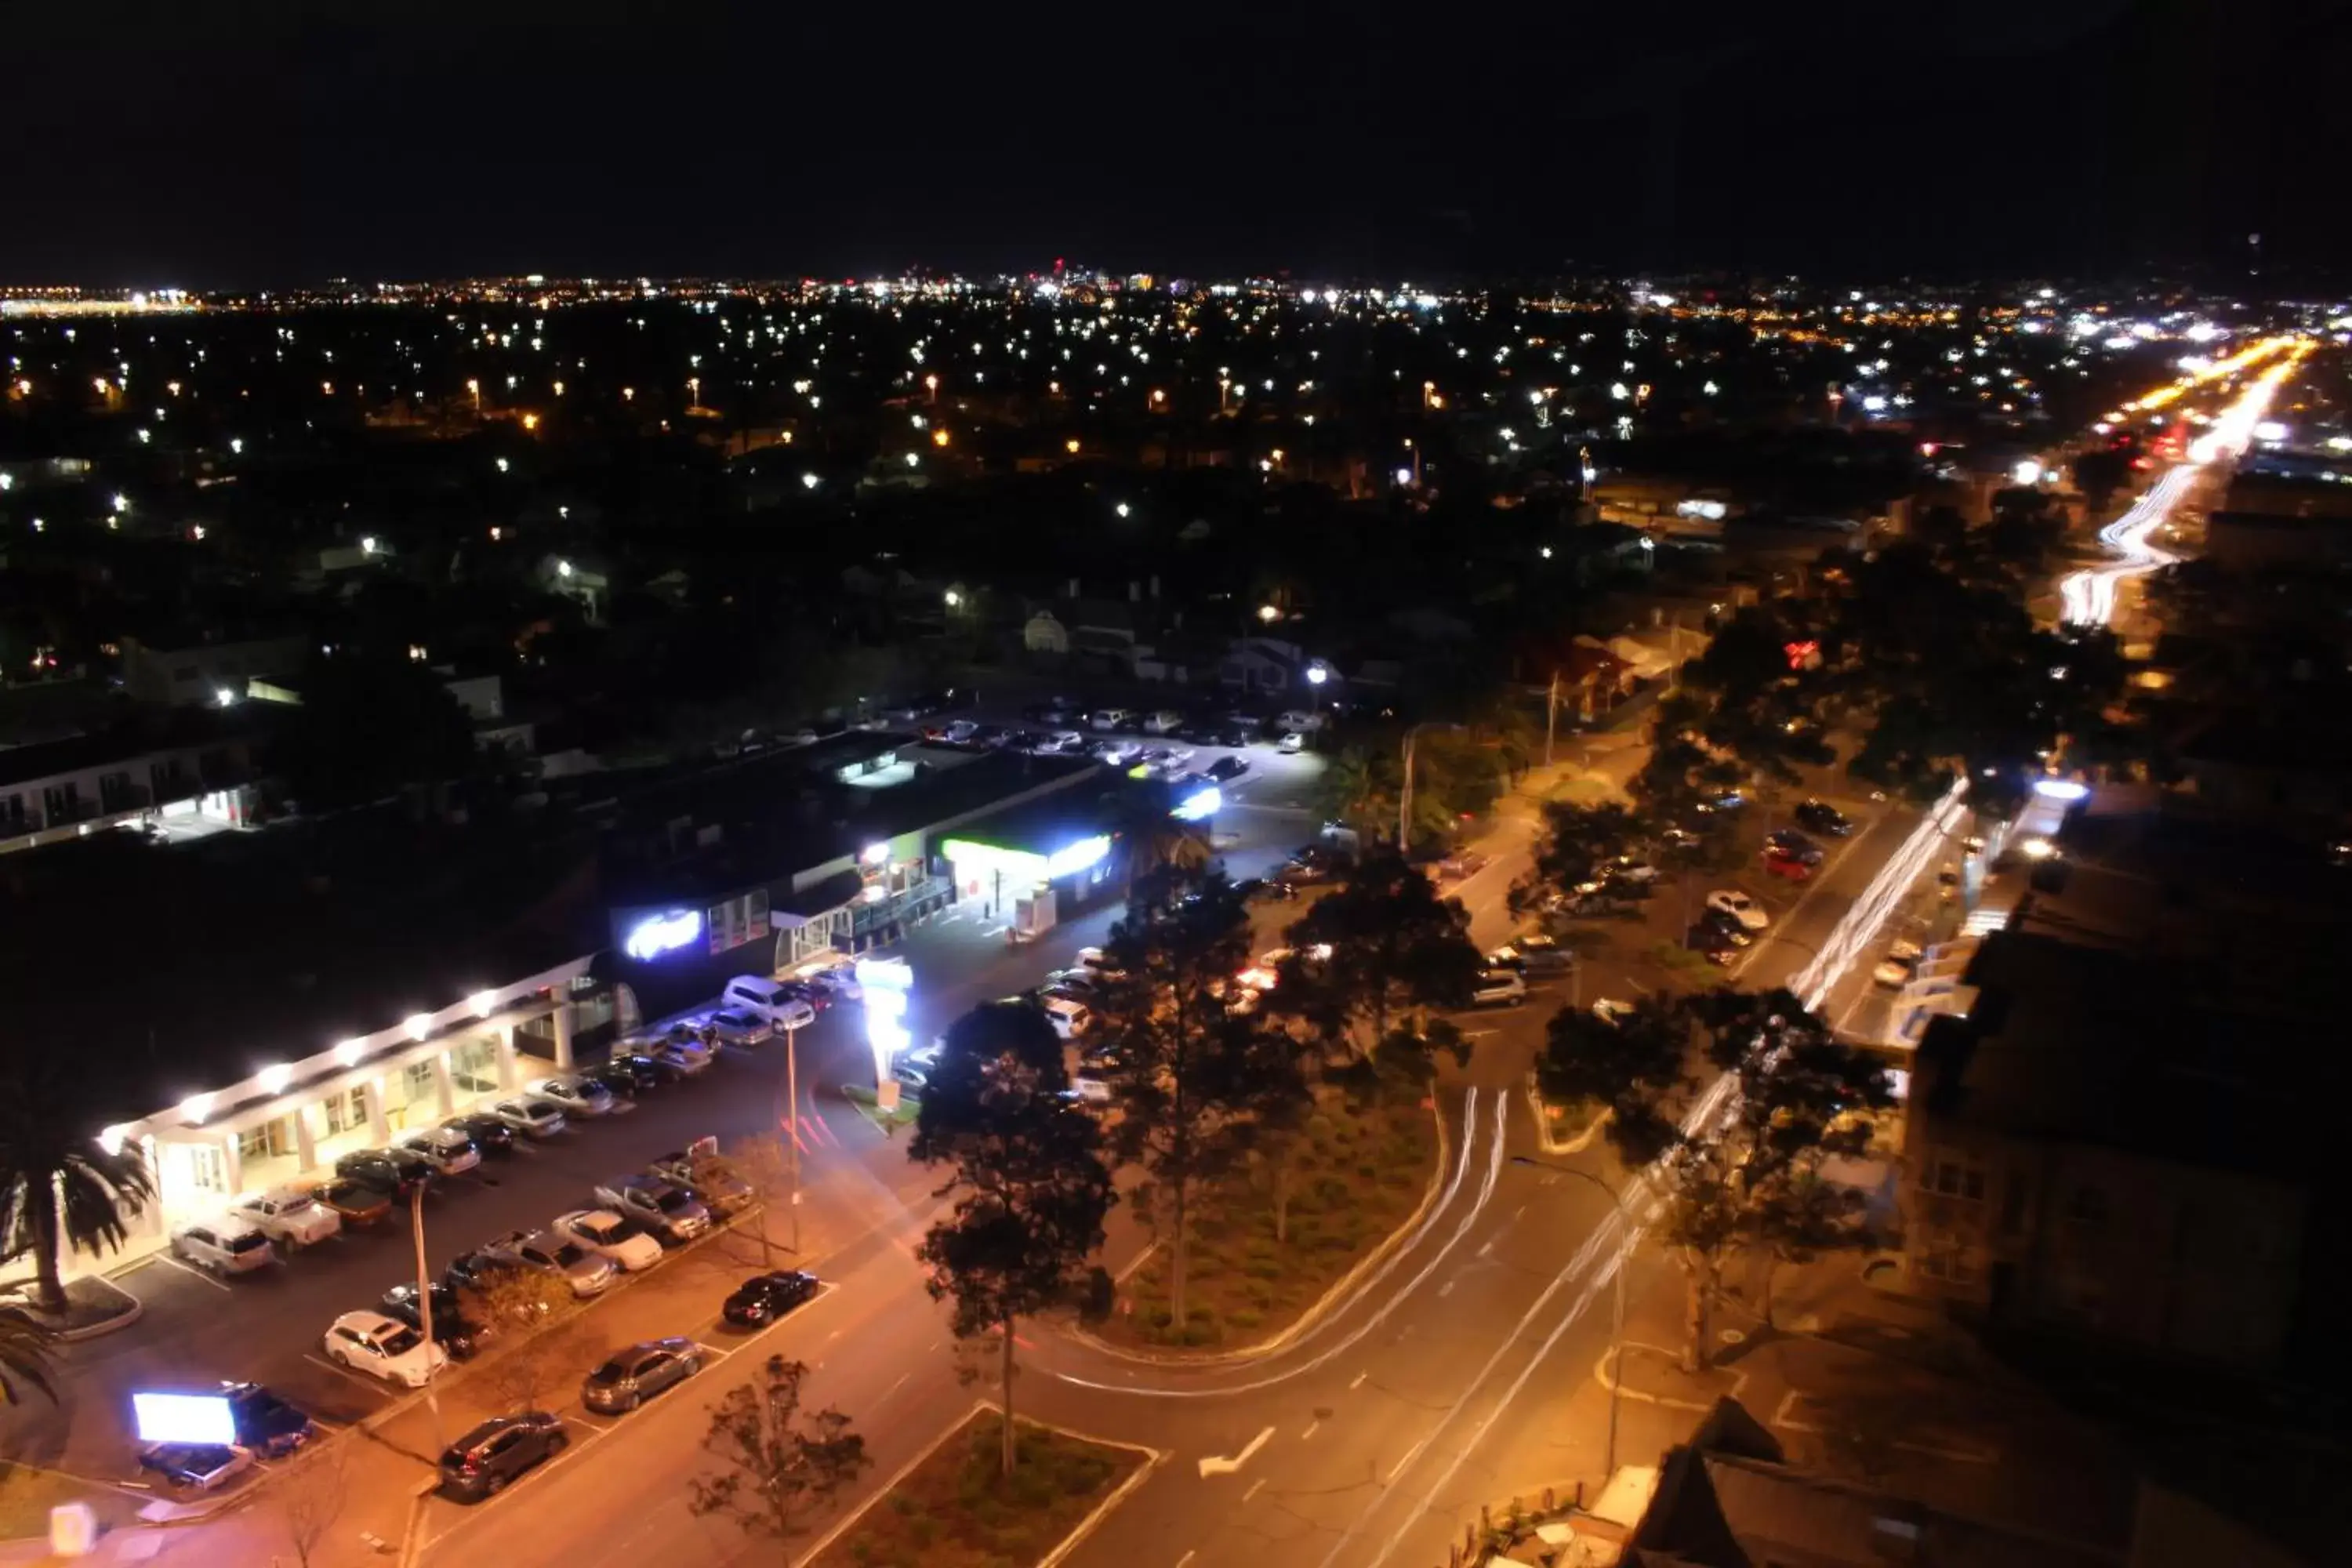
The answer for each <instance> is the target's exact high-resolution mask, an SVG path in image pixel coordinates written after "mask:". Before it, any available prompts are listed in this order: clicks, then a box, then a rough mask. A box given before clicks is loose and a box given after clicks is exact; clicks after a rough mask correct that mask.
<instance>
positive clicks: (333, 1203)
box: [310, 1176, 392, 1230]
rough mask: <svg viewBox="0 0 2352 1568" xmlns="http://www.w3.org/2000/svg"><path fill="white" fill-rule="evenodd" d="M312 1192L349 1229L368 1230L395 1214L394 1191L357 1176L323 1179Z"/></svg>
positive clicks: (319, 1202)
mask: <svg viewBox="0 0 2352 1568" xmlns="http://www.w3.org/2000/svg"><path fill="white" fill-rule="evenodd" d="M310 1195H311V1196H312V1197H313V1198H314V1199H316V1200H317V1201H318V1204H319V1206H320V1207H321V1208H324V1209H329V1210H331V1211H332V1212H333V1214H334V1215H335V1218H336V1219H337V1220H338V1221H339V1222H340V1223H341V1226H342V1227H343V1228H344V1229H345V1230H365V1229H368V1228H370V1227H372V1226H376V1225H379V1224H381V1223H382V1222H383V1221H384V1220H386V1219H388V1218H390V1217H391V1215H392V1194H390V1193H388V1192H385V1191H384V1190H383V1188H382V1187H379V1186H376V1185H374V1184H373V1183H369V1182H362V1181H360V1180H359V1179H358V1178H356V1177H353V1176H338V1177H336V1178H335V1179H334V1180H333V1181H331V1182H324V1183H321V1184H320V1185H319V1186H318V1187H316V1188H315V1189H313V1190H312V1192H311V1194H310Z"/></svg>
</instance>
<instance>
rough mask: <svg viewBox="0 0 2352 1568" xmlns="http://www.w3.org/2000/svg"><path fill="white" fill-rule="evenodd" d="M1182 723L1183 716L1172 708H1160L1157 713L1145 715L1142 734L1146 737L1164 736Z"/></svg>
mask: <svg viewBox="0 0 2352 1568" xmlns="http://www.w3.org/2000/svg"><path fill="white" fill-rule="evenodd" d="M1183 722H1184V715H1182V714H1181V713H1179V712H1177V711H1176V710H1174V709H1172V708H1162V709H1160V710H1159V711H1158V712H1157V713H1146V714H1145V715H1144V716H1143V732H1144V733H1145V734H1147V735H1165V734H1168V733H1169V732H1171V731H1173V730H1175V729H1176V728H1177V727H1178V726H1180V725H1181V724H1182V723H1183Z"/></svg>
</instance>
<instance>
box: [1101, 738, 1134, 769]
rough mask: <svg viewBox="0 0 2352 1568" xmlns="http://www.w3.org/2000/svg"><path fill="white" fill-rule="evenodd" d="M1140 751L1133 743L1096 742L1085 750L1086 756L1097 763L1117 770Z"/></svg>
mask: <svg viewBox="0 0 2352 1568" xmlns="http://www.w3.org/2000/svg"><path fill="white" fill-rule="evenodd" d="M1142 750H1143V748H1142V747H1141V746H1139V745H1138V744H1137V743H1136V742H1133V741H1097V742H1095V743H1094V744H1093V745H1091V746H1089V747H1087V755H1089V756H1091V757H1093V758H1094V760H1095V761H1097V762H1098V763H1108V765H1109V766H1111V767H1114V768H1118V767H1125V766H1126V765H1127V764H1128V763H1129V761H1131V760H1132V759H1133V758H1134V756H1135V754H1136V753H1137V752H1140V751H1142Z"/></svg>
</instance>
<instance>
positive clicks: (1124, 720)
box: [1087, 708, 1135, 731]
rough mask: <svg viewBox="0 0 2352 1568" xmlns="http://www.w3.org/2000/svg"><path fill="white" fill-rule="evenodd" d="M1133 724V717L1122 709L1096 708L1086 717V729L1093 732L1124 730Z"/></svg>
mask: <svg viewBox="0 0 2352 1568" xmlns="http://www.w3.org/2000/svg"><path fill="white" fill-rule="evenodd" d="M1133 722H1135V715H1134V714H1132V713H1130V712H1129V711H1128V710H1126V709H1124V708H1097V709H1096V710H1094V711H1093V712H1092V713H1090V714H1088V715H1087V727H1088V728H1089V729H1094V730H1102V731H1112V730H1124V729H1126V728H1127V727H1128V726H1129V724H1132V723H1133Z"/></svg>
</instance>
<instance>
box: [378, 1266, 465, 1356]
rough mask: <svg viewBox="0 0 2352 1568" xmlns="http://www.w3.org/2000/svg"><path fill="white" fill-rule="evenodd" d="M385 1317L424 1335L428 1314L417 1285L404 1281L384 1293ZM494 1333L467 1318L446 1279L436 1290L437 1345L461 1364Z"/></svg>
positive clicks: (434, 1317) (434, 1306)
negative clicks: (422, 1307)
mask: <svg viewBox="0 0 2352 1568" xmlns="http://www.w3.org/2000/svg"><path fill="white" fill-rule="evenodd" d="M379 1304H380V1305H381V1306H382V1307H383V1315H384V1316H385V1317H387V1318H391V1319H393V1320H394V1321H398V1322H403V1323H406V1324H407V1325H408V1326H409V1327H410V1328H412V1329H415V1330H416V1331H418V1332H420V1333H422V1332H423V1331H424V1329H425V1314H424V1313H423V1312H421V1311H419V1310H417V1303H416V1284H415V1281H414V1280H404V1281H403V1282H401V1283H400V1284H398V1285H394V1287H393V1288H392V1289H389V1290H386V1291H385V1292H384V1293H383V1300H382V1302H381V1303H379ZM490 1333H491V1330H490V1328H489V1325H488V1324H487V1323H477V1322H475V1321H473V1320H471V1319H470V1318H468V1317H467V1316H466V1314H465V1312H464V1311H463V1310H460V1309H459V1307H458V1305H457V1291H455V1290H453V1289H450V1288H449V1285H448V1283H447V1281H446V1280H444V1281H441V1282H438V1283H436V1284H435V1286H434V1287H433V1342H434V1343H435V1344H437V1345H439V1346H440V1347H441V1348H442V1349H443V1350H446V1351H447V1352H449V1353H450V1354H451V1355H452V1356H454V1357H456V1358H457V1360H459V1361H464V1360H466V1359H467V1358H468V1357H470V1356H472V1355H474V1354H476V1353H477V1352H479V1351H480V1350H481V1348H482V1346H483V1345H484V1344H486V1343H487V1342H488V1341H489V1338H490Z"/></svg>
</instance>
